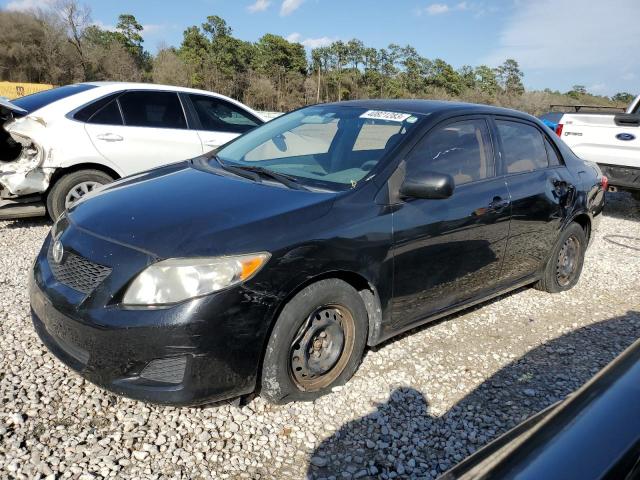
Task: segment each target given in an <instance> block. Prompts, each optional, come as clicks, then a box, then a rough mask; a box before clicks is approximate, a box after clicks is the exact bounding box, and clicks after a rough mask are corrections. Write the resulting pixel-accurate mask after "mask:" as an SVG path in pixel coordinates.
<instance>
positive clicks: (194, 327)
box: [30, 100, 606, 405]
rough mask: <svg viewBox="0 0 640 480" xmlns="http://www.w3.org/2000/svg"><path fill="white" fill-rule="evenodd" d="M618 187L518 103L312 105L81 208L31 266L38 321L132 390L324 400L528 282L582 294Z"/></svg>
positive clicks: (161, 395) (91, 198) (67, 352)
mask: <svg viewBox="0 0 640 480" xmlns="http://www.w3.org/2000/svg"><path fill="white" fill-rule="evenodd" d="M603 184H604V185H606V178H603V177H602V175H601V173H600V171H599V169H598V168H597V166H595V164H592V163H590V162H584V161H582V160H580V159H578V158H577V157H576V156H575V155H573V153H572V152H571V150H570V149H568V148H567V147H566V146H565V145H564V143H562V141H561V140H558V139H557V138H554V135H553V134H552V132H551V131H549V130H548V129H547V128H546V127H545V126H544V125H543V124H542V123H541V122H540V121H539V120H537V119H535V118H533V117H531V116H529V115H526V114H523V113H519V112H516V111H511V110H505V109H500V108H495V107H488V106H481V105H470V104H461V103H449V102H434V101H416V100H411V101H409V100H407V101H400V100H397V101H386V100H377V101H376V100H370V101H350V102H342V103H336V104H327V105H317V106H312V107H307V108H304V109H301V110H298V111H295V112H292V113H290V114H287V115H285V116H283V117H280V118H278V119H276V120H273V121H271V122H269V123H267V124H265V125H263V126H261V127H259V128H257V129H255V130H253V131H252V132H250V133H248V134H246V135H243V136H241V137H240V138H238V139H236V140H234V141H232V142H231V143H229V144H227V145H226V146H224V147H222V148H220V149H218V150H216V151H214V152H212V153H211V154H208V155H205V156H203V157H199V158H196V159H193V160H190V161H186V162H181V163H178V164H173V165H169V166H165V167H162V168H158V169H155V170H151V171H149V172H146V173H142V174H139V175H136V176H133V177H129V178H125V179H122V180H120V181H117V182H115V183H113V184H110V185H108V186H106V187H103V188H101V189H100V190H99V191H98V192H95V193H92V194H90V195H88V196H86V198H83V200H81V201H80V202H78V204H76V205H74V206H73V207H72V208H71V209H70V210H69V211H68V212H67V213H66V214H65V215H63V216H62V217H61V219H59V220H58V222H56V224H55V225H54V227H53V228H52V232H51V233H50V235H49V236H48V237H47V238H46V240H45V242H44V245H43V246H42V249H41V251H40V253H39V255H38V258H37V260H36V262H35V264H34V268H33V275H32V281H31V287H30V290H31V291H30V295H31V308H32V318H33V323H34V326H35V329H36V331H37V332H38V334H39V336H40V338H41V339H42V341H43V342H44V343H45V344H46V345H47V347H48V348H49V349H50V350H51V351H52V352H53V353H54V354H55V355H56V356H57V357H58V358H59V359H61V360H62V361H63V362H64V363H65V364H67V365H68V366H69V367H71V368H72V369H73V370H75V371H77V372H79V373H80V374H81V375H82V376H84V377H85V378H87V379H88V380H90V381H92V382H93V383H95V384H97V385H99V386H101V387H104V388H106V389H108V390H110V391H112V392H115V393H118V394H121V395H125V396H128V397H132V398H136V399H140V400H144V401H150V402H156V403H164V404H178V405H192V404H201V403H205V402H209V401H214V400H221V399H226V398H230V397H234V396H238V395H243V394H248V393H251V392H253V391H255V390H257V389H259V390H260V392H261V395H263V396H264V397H265V398H266V399H267V400H269V401H272V402H285V401H294V400H312V399H314V398H316V397H317V396H319V395H321V394H323V393H326V392H328V391H330V390H331V388H333V387H334V386H336V385H340V384H343V383H345V382H346V381H347V380H348V379H349V378H350V377H351V376H352V375H353V373H354V372H355V370H356V369H357V367H358V365H359V363H360V360H361V358H362V355H363V352H364V349H365V347H366V346H367V345H368V346H373V345H377V344H379V343H381V342H383V341H384V340H386V339H388V338H390V337H392V336H394V335H396V334H398V333H400V332H403V331H406V330H408V329H410V328H413V327H415V326H416V325H420V324H423V323H425V322H427V321H430V320H434V319H437V318H441V317H443V316H445V315H447V314H450V313H452V312H455V311H458V310H461V309H463V308H466V307H468V306H471V305H474V304H477V303H479V302H482V301H484V300H486V299H488V298H491V297H494V296H496V295H499V294H502V293H504V292H507V291H510V290H513V289H515V288H518V287H521V286H525V285H531V284H535V285H536V286H537V287H538V288H540V289H542V290H545V291H548V292H559V291H563V290H567V289H569V288H572V287H573V286H574V285H575V283H576V282H577V281H578V279H579V276H580V272H581V269H582V264H583V260H584V254H585V250H586V248H587V245H588V243H589V241H590V239H591V238H593V235H594V231H595V229H596V227H597V223H598V221H599V218H600V214H601V211H602V208H603V206H604V191H605V189H606V188H603ZM416 361H419V359H416Z"/></svg>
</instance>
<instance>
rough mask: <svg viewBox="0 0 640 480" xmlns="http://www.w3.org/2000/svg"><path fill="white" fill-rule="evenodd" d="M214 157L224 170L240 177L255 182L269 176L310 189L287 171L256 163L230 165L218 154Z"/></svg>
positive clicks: (293, 187)
mask: <svg viewBox="0 0 640 480" xmlns="http://www.w3.org/2000/svg"><path fill="white" fill-rule="evenodd" d="M213 158H214V159H215V161H216V162H218V165H220V167H221V168H223V169H224V170H227V171H229V172H231V173H234V174H236V175H238V176H240V177H244V178H248V179H250V180H253V181H254V182H261V180H260V178H261V177H267V178H270V179H272V180H275V181H276V182H278V183H281V184H282V185H284V186H285V187H288V188H291V189H293V190H309V189H308V188H307V187H305V186H304V185H302V184H301V183H300V182H299V180H298V179H297V178H296V177H294V176H291V175H287V174H286V173H278V172H274V171H273V170H269V169H268V168H264V167H258V166H255V165H230V164H228V163H227V162H223V161H222V159H221V158H220V157H218V156H217V155H213Z"/></svg>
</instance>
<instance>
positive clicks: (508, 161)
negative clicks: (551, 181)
mask: <svg viewBox="0 0 640 480" xmlns="http://www.w3.org/2000/svg"><path fill="white" fill-rule="evenodd" d="M496 124H497V126H498V133H499V134H500V138H501V139H502V153H503V157H502V161H503V163H504V167H505V169H506V171H507V173H522V172H531V171H533V170H538V169H541V168H547V167H548V166H549V160H548V158H547V149H546V148H545V145H544V139H543V138H542V134H541V133H540V132H539V131H538V129H537V128H535V127H532V126H531V125H526V124H524V123H519V122H509V121H504V120H497V121H496Z"/></svg>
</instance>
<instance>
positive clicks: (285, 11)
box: [280, 0, 304, 17]
mask: <svg viewBox="0 0 640 480" xmlns="http://www.w3.org/2000/svg"><path fill="white" fill-rule="evenodd" d="M302 2H304V0H283V2H282V6H281V7H280V15H281V16H283V17H286V16H287V15H291V14H292V13H293V12H295V11H296V10H297V9H298V8H300V5H302Z"/></svg>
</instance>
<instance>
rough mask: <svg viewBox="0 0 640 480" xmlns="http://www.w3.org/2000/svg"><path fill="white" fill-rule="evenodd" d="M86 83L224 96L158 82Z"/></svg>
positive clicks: (119, 87)
mask: <svg viewBox="0 0 640 480" xmlns="http://www.w3.org/2000/svg"><path fill="white" fill-rule="evenodd" d="M83 83H84V84H86V85H94V86H96V87H117V88H118V89H123V90H124V89H128V88H131V89H135V88H137V89H144V90H173V91H177V92H194V93H196V92H197V93H206V94H207V95H216V96H219V97H224V95H221V94H219V93H216V92H211V91H207V90H199V89H196V88H187V87H177V86H175V85H159V84H157V83H143V82H106V81H105V82H83Z"/></svg>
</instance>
